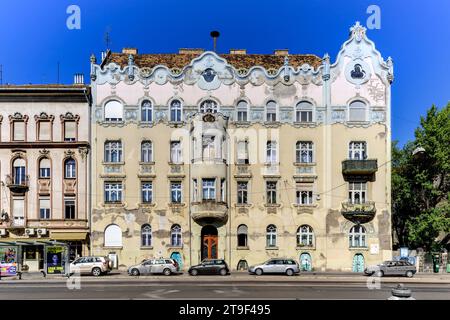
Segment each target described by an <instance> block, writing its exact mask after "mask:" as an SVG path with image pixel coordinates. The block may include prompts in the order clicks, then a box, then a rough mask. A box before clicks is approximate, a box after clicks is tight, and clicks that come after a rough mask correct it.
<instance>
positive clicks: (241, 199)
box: [237, 181, 249, 205]
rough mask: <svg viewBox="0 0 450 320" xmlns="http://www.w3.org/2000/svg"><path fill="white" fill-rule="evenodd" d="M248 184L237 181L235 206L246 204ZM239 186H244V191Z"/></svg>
mask: <svg viewBox="0 0 450 320" xmlns="http://www.w3.org/2000/svg"><path fill="white" fill-rule="evenodd" d="M248 184H249V182H248V181H237V204H240V205H244V204H248V188H249V186H248ZM241 185H245V189H244V188H241Z"/></svg>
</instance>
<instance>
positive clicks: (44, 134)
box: [38, 121, 52, 141]
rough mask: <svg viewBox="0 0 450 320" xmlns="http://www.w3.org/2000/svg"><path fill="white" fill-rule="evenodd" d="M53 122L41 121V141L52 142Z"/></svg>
mask: <svg viewBox="0 0 450 320" xmlns="http://www.w3.org/2000/svg"><path fill="white" fill-rule="evenodd" d="M51 124H52V123H51V122H50V121H39V124H38V126H39V127H38V130H39V133H38V139H39V140H40V141H49V140H51V133H52V132H51Z"/></svg>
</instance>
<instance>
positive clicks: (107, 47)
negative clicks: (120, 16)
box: [105, 27, 111, 51]
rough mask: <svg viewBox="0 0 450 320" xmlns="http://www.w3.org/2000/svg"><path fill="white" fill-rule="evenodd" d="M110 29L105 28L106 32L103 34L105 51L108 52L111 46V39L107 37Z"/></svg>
mask: <svg viewBox="0 0 450 320" xmlns="http://www.w3.org/2000/svg"><path fill="white" fill-rule="evenodd" d="M110 31H111V29H110V28H109V27H108V28H106V32H105V44H106V50H107V51H108V49H109V45H110V44H111V37H110V35H109V33H110Z"/></svg>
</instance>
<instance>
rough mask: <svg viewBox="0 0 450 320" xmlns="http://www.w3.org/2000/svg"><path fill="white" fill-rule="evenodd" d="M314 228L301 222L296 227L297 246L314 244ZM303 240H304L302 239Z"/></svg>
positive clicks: (311, 245)
mask: <svg viewBox="0 0 450 320" xmlns="http://www.w3.org/2000/svg"><path fill="white" fill-rule="evenodd" d="M314 239H315V237H314V229H313V228H312V227H311V226H310V225H307V224H303V225H301V226H300V227H298V229H297V246H299V247H300V246H307V247H313V246H314ZM304 240H305V241H304Z"/></svg>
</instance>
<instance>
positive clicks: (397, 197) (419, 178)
mask: <svg viewBox="0 0 450 320" xmlns="http://www.w3.org/2000/svg"><path fill="white" fill-rule="evenodd" d="M420 124H421V125H420V127H418V128H417V129H416V131H415V141H413V142H408V143H407V144H406V145H405V146H404V147H403V148H402V149H400V148H398V146H397V142H394V143H393V146H392V204H393V205H392V213H393V218H392V222H393V228H394V232H395V234H396V235H397V240H398V242H399V244H400V245H406V246H409V247H424V248H425V249H426V250H435V249H439V247H440V246H441V244H439V243H438V242H437V241H436V239H437V237H438V236H439V234H440V233H442V232H446V233H448V232H450V205H449V198H450V103H449V104H448V105H447V106H446V107H444V108H443V109H442V110H440V111H439V110H438V109H437V108H436V107H435V106H432V107H431V108H430V109H429V110H428V111H427V115H426V117H422V118H421V121H420ZM417 147H421V148H423V152H421V153H419V154H413V153H414V152H413V151H414V150H415V149H416V148H417Z"/></svg>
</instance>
